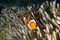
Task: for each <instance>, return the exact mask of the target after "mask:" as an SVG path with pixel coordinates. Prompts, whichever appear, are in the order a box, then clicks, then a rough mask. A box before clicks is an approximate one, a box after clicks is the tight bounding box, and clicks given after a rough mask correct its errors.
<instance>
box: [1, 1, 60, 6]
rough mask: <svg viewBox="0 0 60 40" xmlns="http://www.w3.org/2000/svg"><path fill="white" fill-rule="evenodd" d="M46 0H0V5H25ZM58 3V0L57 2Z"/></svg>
mask: <svg viewBox="0 0 60 40" xmlns="http://www.w3.org/2000/svg"><path fill="white" fill-rule="evenodd" d="M45 1H46V0H0V6H1V5H5V6H15V5H17V6H26V5H31V4H38V3H39V4H42V3H43V2H45ZM47 1H53V0H47ZM57 1H58V2H59V0H57ZM59 3H60V2H59Z"/></svg>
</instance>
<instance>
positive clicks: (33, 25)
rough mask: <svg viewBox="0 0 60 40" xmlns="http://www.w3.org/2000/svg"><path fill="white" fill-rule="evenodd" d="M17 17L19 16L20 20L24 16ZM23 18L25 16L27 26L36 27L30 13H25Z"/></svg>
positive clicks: (33, 28) (32, 28)
mask: <svg viewBox="0 0 60 40" xmlns="http://www.w3.org/2000/svg"><path fill="white" fill-rule="evenodd" d="M29 16H30V17H29ZM19 18H20V19H21V20H22V21H24V16H19ZM25 18H26V19H25V21H26V23H27V25H28V27H29V28H30V29H31V30H35V29H36V27H37V24H36V21H35V20H34V18H33V17H32V15H31V14H29V13H26V14H25Z"/></svg>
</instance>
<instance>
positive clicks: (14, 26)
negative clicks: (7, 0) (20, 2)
mask: <svg viewBox="0 0 60 40" xmlns="http://www.w3.org/2000/svg"><path fill="white" fill-rule="evenodd" d="M4 35H5V36H4ZM59 39H60V5H59V3H56V0H55V1H52V2H48V1H46V2H44V3H42V4H41V5H39V4H37V5H35V4H33V5H31V6H26V7H5V8H4V9H2V11H1V12H0V40H59Z"/></svg>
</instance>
